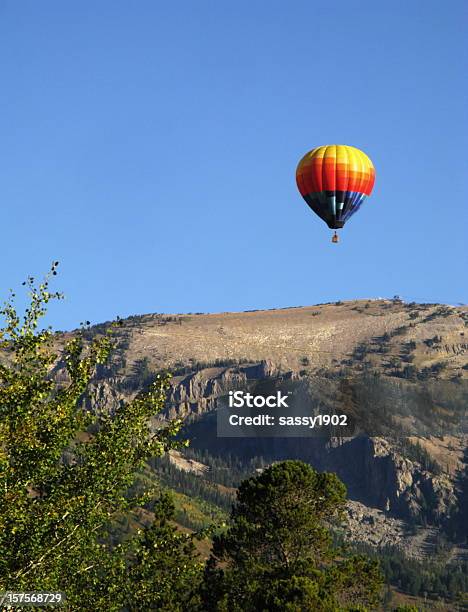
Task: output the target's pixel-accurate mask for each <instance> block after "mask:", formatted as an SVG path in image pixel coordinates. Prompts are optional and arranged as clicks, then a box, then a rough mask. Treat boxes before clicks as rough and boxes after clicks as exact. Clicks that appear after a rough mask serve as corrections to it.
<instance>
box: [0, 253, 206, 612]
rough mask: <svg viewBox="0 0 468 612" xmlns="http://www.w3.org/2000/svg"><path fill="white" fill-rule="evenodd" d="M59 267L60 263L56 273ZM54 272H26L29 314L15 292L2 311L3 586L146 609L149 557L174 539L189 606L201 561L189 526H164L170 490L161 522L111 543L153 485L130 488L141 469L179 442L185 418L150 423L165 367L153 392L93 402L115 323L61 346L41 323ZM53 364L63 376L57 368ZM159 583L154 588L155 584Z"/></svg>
mask: <svg viewBox="0 0 468 612" xmlns="http://www.w3.org/2000/svg"><path fill="white" fill-rule="evenodd" d="M56 268H57V262H56V263H54V265H53V266H52V270H51V273H50V274H52V275H55V274H56ZM50 274H49V275H48V276H47V277H46V278H45V280H44V282H42V283H41V284H39V285H37V284H36V283H35V281H34V279H33V278H29V279H28V281H27V283H26V284H27V285H28V287H29V291H30V305H29V306H28V308H27V309H26V310H25V314H24V317H20V315H19V314H18V313H17V310H16V308H15V306H14V297H15V296H14V294H12V295H11V296H10V299H9V300H8V301H7V302H6V303H5V305H4V308H3V309H2V310H1V311H0V314H1V315H2V316H3V319H4V326H3V328H1V329H0V591H4V590H33V589H40V590H45V589H47V590H60V591H64V592H65V593H66V596H67V601H68V605H69V606H70V607H71V609H80V610H120V609H122V602H127V603H129V602H130V604H129V608H128V609H139V607H138V600H139V597H140V595H141V597H143V595H144V596H145V597H146V600H145V601H146V602H147V604H148V605H147V606H146V607H145V609H151V605H150V602H149V600H148V597H149V595H148V593H149V591H150V588H149V586H148V580H149V577H148V575H147V574H146V573H145V572H144V571H143V570H142V569H141V559H142V558H148V559H150V560H149V561H148V564H149V565H148V567H152V568H155V567H156V566H157V565H158V563H159V564H161V563H162V561H161V559H164V560H165V561H164V562H166V560H167V559H168V556H169V553H168V551H169V550H170V551H171V558H172V561H171V563H172V565H171V564H169V568H170V571H169V572H168V574H167V577H166V583H171V580H172V583H171V584H172V587H173V589H174V593H173V594H172V595H171V596H172V597H176V598H177V596H178V594H179V595H180V598H179V601H180V602H181V603H180V605H181V606H182V607H181V608H180V609H183V602H184V601H185V600H187V597H188V595H187V590H188V584H189V583H190V584H191V585H192V586H193V587H194V588H196V584H197V580H196V577H195V576H196V574H197V572H198V568H199V563H198V560H197V559H196V557H195V555H194V554H193V546H191V545H190V542H189V541H188V540H189V539H190V538H189V536H185V535H183V534H178V533H175V531H174V530H173V529H171V528H169V527H168V523H167V521H168V519H169V517H170V514H171V511H170V507H169V506H168V503H167V500H165V498H161V502H160V503H159V505H158V504H156V518H155V524H154V525H153V527H150V528H149V529H148V530H147V531H146V532H145V531H143V532H141V533H138V534H137V536H136V537H134V538H131V539H130V541H128V542H125V543H124V544H118V545H110V544H108V543H107V542H109V540H110V538H109V534H110V532H111V531H112V528H113V524H115V520H116V519H117V518H119V517H122V516H124V517H125V516H128V515H129V514H130V513H131V511H132V509H133V508H135V507H137V506H141V505H142V504H144V503H145V502H146V501H147V500H149V499H150V498H152V497H154V496H155V495H156V493H157V491H156V490H153V491H146V492H144V493H143V494H142V495H139V496H138V497H132V496H131V495H129V493H128V491H129V489H130V487H131V485H132V483H133V482H134V480H135V474H136V472H137V471H138V470H139V469H140V468H142V467H143V466H144V464H145V462H146V461H147V460H148V459H149V458H151V457H154V456H159V455H161V454H162V453H163V452H164V451H165V450H167V449H169V448H172V447H175V446H176V442H175V439H174V436H175V435H176V434H177V432H178V431H179V428H180V426H181V423H180V421H172V422H170V423H169V424H168V425H167V427H164V428H161V429H159V430H157V431H156V432H155V433H150V431H149V428H148V424H147V423H148V419H149V417H151V416H152V415H154V414H155V413H156V412H159V411H160V410H161V408H162V406H163V405H164V401H165V395H166V389H167V387H168V378H167V377H163V376H158V377H156V380H155V382H154V384H153V385H152V386H151V388H150V390H149V391H148V392H147V393H145V394H143V395H137V396H136V397H135V399H134V400H133V401H131V402H128V403H126V404H124V405H122V406H121V407H119V408H118V409H117V411H116V412H115V413H114V414H113V415H112V416H110V415H108V414H99V415H94V414H92V413H90V412H86V411H85V410H84V408H83V402H82V398H83V395H84V394H85V393H86V391H87V388H88V386H89V383H90V381H91V379H92V376H93V372H94V370H95V367H96V366H97V365H98V364H102V363H104V362H105V361H106V360H107V358H108V357H109V354H110V352H111V349H112V345H113V342H112V328H111V329H110V330H109V333H104V334H101V335H100V336H98V337H95V338H94V339H92V340H91V341H89V342H86V341H85V338H84V337H83V335H80V334H75V335H73V336H72V337H71V339H70V340H68V341H67V342H66V343H65V346H64V347H63V351H61V355H60V357H59V356H58V355H57V354H56V353H55V351H54V349H53V347H54V343H55V345H56V344H57V342H58V340H57V338H56V337H54V335H53V333H52V331H51V329H50V328H48V329H39V323H40V321H41V318H42V317H43V316H44V315H45V313H46V309H47V304H48V303H49V302H50V300H52V299H54V298H60V297H61V296H60V294H58V293H51V292H50V291H49V280H50ZM57 363H62V364H63V365H64V368H65V370H66V377H67V382H63V377H61V379H60V380H61V381H62V382H58V380H57V377H56V376H54V368H56V366H57ZM158 509H159V510H161V517H159V518H158V515H157V513H158ZM161 546H162V552H160V551H161ZM160 555H162V557H161V556H160ZM129 575H130V576H132V577H133V580H134V582H133V583H132V582H131V581H130V580H129V578H128V576H129ZM167 588H168V587H167V584H166V585H165V586H164V589H163V590H165V592H167ZM151 589H152V590H151V596H154V597H155V598H156V595H157V585H152V586H151ZM162 598H164V597H162ZM132 601H133V602H136V603H135V605H133V604H132V603H131V602H132ZM158 609H160V608H158ZM161 609H164V608H161ZM168 609H169V608H168ZM170 609H171V610H177V609H178V608H177V607H171V608H170Z"/></svg>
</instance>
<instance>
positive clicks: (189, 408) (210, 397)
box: [165, 361, 294, 418]
mask: <svg viewBox="0 0 468 612" xmlns="http://www.w3.org/2000/svg"><path fill="white" fill-rule="evenodd" d="M278 376H280V372H279V370H278V368H277V367H276V366H275V365H274V364H273V362H271V361H261V362H260V363H256V364H247V365H241V366H236V367H223V368H206V369H204V370H200V371H198V372H193V373H191V374H187V375H186V376H182V377H175V378H174V379H173V381H172V386H171V390H170V392H169V394H168V397H167V403H166V411H165V413H166V415H167V416H168V417H169V418H175V417H185V416H187V415H189V414H191V415H200V414H203V413H204V412H207V411H209V410H213V409H214V408H216V402H217V400H218V398H220V397H223V396H226V395H227V394H228V393H229V391H233V390H236V389H245V388H247V387H248V386H249V383H251V382H253V381H258V380H265V379H272V378H276V377H278ZM283 376H286V377H288V376H289V377H293V376H294V374H293V373H292V372H290V373H287V374H283Z"/></svg>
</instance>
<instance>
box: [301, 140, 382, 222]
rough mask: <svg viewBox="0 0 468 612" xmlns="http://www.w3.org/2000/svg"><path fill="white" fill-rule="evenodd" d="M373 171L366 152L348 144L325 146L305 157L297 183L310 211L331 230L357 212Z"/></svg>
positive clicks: (369, 184) (367, 191) (364, 196)
mask: <svg viewBox="0 0 468 612" xmlns="http://www.w3.org/2000/svg"><path fill="white" fill-rule="evenodd" d="M374 181H375V170H374V166H373V165H372V162H371V160H370V159H369V158H368V157H367V155H366V154H365V153H363V152H362V151H360V150H359V149H356V148H355V147H348V146H347V145H325V146H322V147H317V148H315V149H312V151H309V152H308V153H306V154H305V155H304V157H303V158H302V159H301V161H300V162H299V165H298V166H297V170H296V182H297V186H298V189H299V191H300V192H301V195H302V197H303V198H304V200H305V201H306V202H307V204H308V205H309V206H310V208H311V209H312V210H313V211H314V212H315V213H316V214H317V215H318V216H319V217H320V218H321V219H323V220H324V221H325V223H326V224H327V225H328V227H330V228H331V229H339V228H341V227H343V226H344V224H345V223H346V221H347V220H348V219H349V218H350V217H351V216H352V215H354V213H355V212H357V211H358V210H359V208H360V206H361V204H362V203H363V202H364V200H365V199H366V196H368V195H370V194H371V192H372V188H373V187H374Z"/></svg>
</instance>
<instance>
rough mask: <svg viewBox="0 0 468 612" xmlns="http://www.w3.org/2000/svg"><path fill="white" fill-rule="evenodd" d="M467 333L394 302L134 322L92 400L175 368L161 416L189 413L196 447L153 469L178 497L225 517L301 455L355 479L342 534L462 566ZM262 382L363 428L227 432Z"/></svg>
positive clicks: (125, 324)
mask: <svg viewBox="0 0 468 612" xmlns="http://www.w3.org/2000/svg"><path fill="white" fill-rule="evenodd" d="M105 328H106V324H101V325H98V326H95V327H92V328H90V329H89V330H87V331H86V335H87V336H88V337H92V336H93V335H95V334H98V333H101V332H102V331H103V330H104V329H105ZM467 328H468V307H466V306H460V307H453V306H447V305H442V304H417V303H409V304H408V303H404V302H402V301H401V300H399V299H396V298H395V299H393V300H383V299H378V300H357V301H351V302H336V303H330V304H319V305H315V306H308V307H297V308H284V309H278V310H267V311H248V312H238V313H218V314H203V313H188V314H173V315H167V314H148V315H141V316H132V317H129V318H127V319H125V320H123V321H122V322H121V325H120V327H119V328H118V329H117V331H116V334H115V338H116V343H117V347H116V351H115V353H114V355H113V358H112V361H111V362H110V363H109V364H108V365H106V366H103V367H101V368H100V369H99V371H98V372H97V374H96V377H95V379H94V381H93V386H92V389H91V392H90V394H89V396H88V397H87V400H86V401H87V404H88V407H89V408H91V409H93V410H108V411H111V412H112V410H113V409H115V407H116V406H117V405H118V403H119V402H120V401H121V400H122V399H125V398H128V397H130V396H133V395H134V394H135V393H137V392H138V391H139V390H142V389H145V388H147V387H148V385H149V384H150V383H151V381H152V380H153V378H154V375H155V373H156V372H158V371H161V370H169V371H171V372H172V374H173V379H172V387H171V390H170V393H169V394H168V401H167V406H166V410H165V415H164V416H165V417H174V416H183V417H184V419H185V428H184V434H185V435H186V436H187V437H189V438H190V439H191V446H190V449H189V450H188V451H187V453H186V456H185V457H178V458H177V459H174V457H172V458H171V460H170V461H169V462H168V463H167V462H166V463H165V464H164V465H162V464H159V465H156V466H153V467H154V469H156V470H160V471H161V470H162V472H161V473H164V474H165V478H166V480H167V482H168V483H169V484H170V485H171V486H172V485H173V486H176V488H177V490H178V491H179V493H180V494H181V495H188V496H189V497H190V491H191V490H195V489H193V487H195V488H196V490H197V491H198V494H197V495H198V497H200V496H201V498H203V499H205V501H207V500H211V501H210V503H212V502H213V499H215V498H216V499H218V498H219V499H221V498H222V500H224V501H222V500H221V501H219V499H218V501H217V502H216V504H217V505H218V506H219V507H223V504H224V509H225V510H226V509H228V508H229V504H230V502H231V500H232V494H233V491H234V487H235V486H236V484H237V483H238V480H239V478H241V477H242V476H246V475H247V474H248V473H251V472H252V470H255V469H262V466H264V465H266V464H268V463H271V462H273V461H276V460H279V459H283V458H288V457H294V458H301V459H303V460H306V461H309V462H310V463H311V464H312V465H314V466H315V467H317V468H318V469H321V470H328V471H334V472H337V473H338V475H339V476H340V477H341V478H342V479H343V481H344V482H345V483H346V485H347V487H348V493H349V497H350V499H351V502H350V506H349V510H348V515H349V522H348V526H347V527H346V528H345V529H344V531H343V537H345V539H350V540H356V541H364V542H366V543H368V544H370V545H372V546H375V547H379V546H380V547H382V546H388V545H395V546H400V547H402V548H405V549H406V551H407V552H409V554H410V555H412V556H414V557H415V558H423V557H428V556H431V555H433V554H434V553H435V552H436V551H437V550H438V549H439V548H440V541H441V539H444V541H445V539H447V540H448V541H451V542H452V543H451V544H450V545H448V549H447V550H450V552H449V553H447V554H449V555H451V558H452V559H463V558H467V557H468V555H467V551H466V549H465V548H464V545H465V543H466V536H467V534H466V525H467V524H468V508H467V507H466V505H467V504H466V500H467V498H468V486H467V456H468V451H467V449H468V435H467V433H468V430H467V427H466V408H467V405H468V357H467V356H468V338H467V335H468V329H467ZM68 336H69V334H68V333H67V334H62V335H61V338H62V339H66V338H67V337H68ZM60 375H62V374H61V372H60V369H59V370H58V372H57V376H60ZM265 385H267V388H269V389H277V388H279V387H280V386H281V385H282V386H283V387H284V385H286V386H287V387H288V388H289V389H290V390H292V392H300V393H302V394H305V395H302V396H301V397H307V401H310V402H311V405H312V404H313V405H314V406H315V407H317V406H320V407H321V410H322V411H323V410H328V411H333V410H335V411H336V410H343V411H345V412H347V414H350V415H352V417H353V419H354V421H355V423H356V425H357V429H356V430H355V431H354V432H353V433H352V434H349V435H348V433H347V434H346V435H343V434H342V433H340V432H337V431H336V430H334V431H331V430H328V431H325V432H324V433H323V435H319V436H316V437H312V438H283V437H275V438H252V437H250V438H242V437H241V438H219V437H217V435H216V414H217V411H218V410H219V409H220V406H221V405H222V404H223V402H225V398H226V396H227V394H228V393H229V391H230V390H233V389H250V390H251V389H256V390H259V389H261V388H264V387H265ZM262 386H263V387H262ZM283 387H282V388H283ZM160 418H161V417H156V418H155V421H154V426H157V424H158V423H159V420H160ZM193 465H198V471H197V470H193V469H192V468H191V467H190V466H193ZM200 466H202V468H200ZM223 470H224V471H223ZM249 471H250V472H249ZM184 474H185V476H184ZM195 482H196V485H195V484H194V483H195ZM184 487H185V488H184ZM223 487H224V489H223ZM214 489H216V491H215V492H213V491H214ZM200 491H201V492H200ZM210 491H211V492H210ZM216 496H217V497H216ZM223 496H224V497H223ZM213 503H214V502H213ZM216 504H215V505H216ZM186 518H187V517H186ZM189 523H190V520H189V519H188V518H187V520H186V525H187V526H190V524H189Z"/></svg>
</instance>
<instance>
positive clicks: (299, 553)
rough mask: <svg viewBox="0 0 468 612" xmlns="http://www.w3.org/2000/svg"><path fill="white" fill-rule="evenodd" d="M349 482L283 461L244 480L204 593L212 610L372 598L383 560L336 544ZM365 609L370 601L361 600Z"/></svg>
mask: <svg viewBox="0 0 468 612" xmlns="http://www.w3.org/2000/svg"><path fill="white" fill-rule="evenodd" d="M345 500H346V489H345V486H344V485H343V483H342V482H341V481H340V480H339V479H338V477H337V476H336V475H335V474H328V473H319V472H316V471H315V470H314V469H313V468H311V467H310V466H309V465H307V464H305V463H303V462H301V461H284V462H282V463H277V464H274V465H272V466H271V467H269V468H267V469H266V470H264V471H263V472H262V473H261V474H260V475H257V476H255V477H252V478H249V479H248V480H245V481H244V482H243V483H242V484H241V485H240V487H239V490H238V493H237V502H236V504H235V506H234V507H233V510H232V513H231V518H230V525H229V528H228V529H227V531H226V532H225V533H222V534H220V535H218V536H215V538H214V541H213V549H212V555H211V557H210V559H209V561H208V562H207V567H206V571H205V579H204V585H203V589H202V598H203V602H204V606H205V608H206V609H207V610H229V611H230V612H231V611H233V612H235V611H237V610H243V611H245V612H247V611H252V612H253V611H254V610H255V611H256V610H265V611H266V610H268V611H270V610H271V611H275V610H278V611H280V610H291V611H292V610H303V611H307V610H310V611H312V610H314V611H315V610H317V611H320V610H323V611H325V610H330V611H331V610H351V609H354V610H356V609H359V608H357V607H356V606H358V605H362V606H373V605H374V604H375V603H376V601H377V600H378V593H379V591H380V587H381V576H380V570H379V568H378V563H376V562H372V561H369V560H368V559H366V558H365V557H363V556H358V555H356V556H352V557H349V556H346V555H345V554H344V551H343V550H342V549H337V548H335V547H334V545H333V542H332V536H331V533H330V525H331V524H332V523H333V522H334V521H335V520H337V519H339V518H340V517H341V515H342V511H343V508H344V505H345ZM361 609H366V608H365V607H362V608H361Z"/></svg>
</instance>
